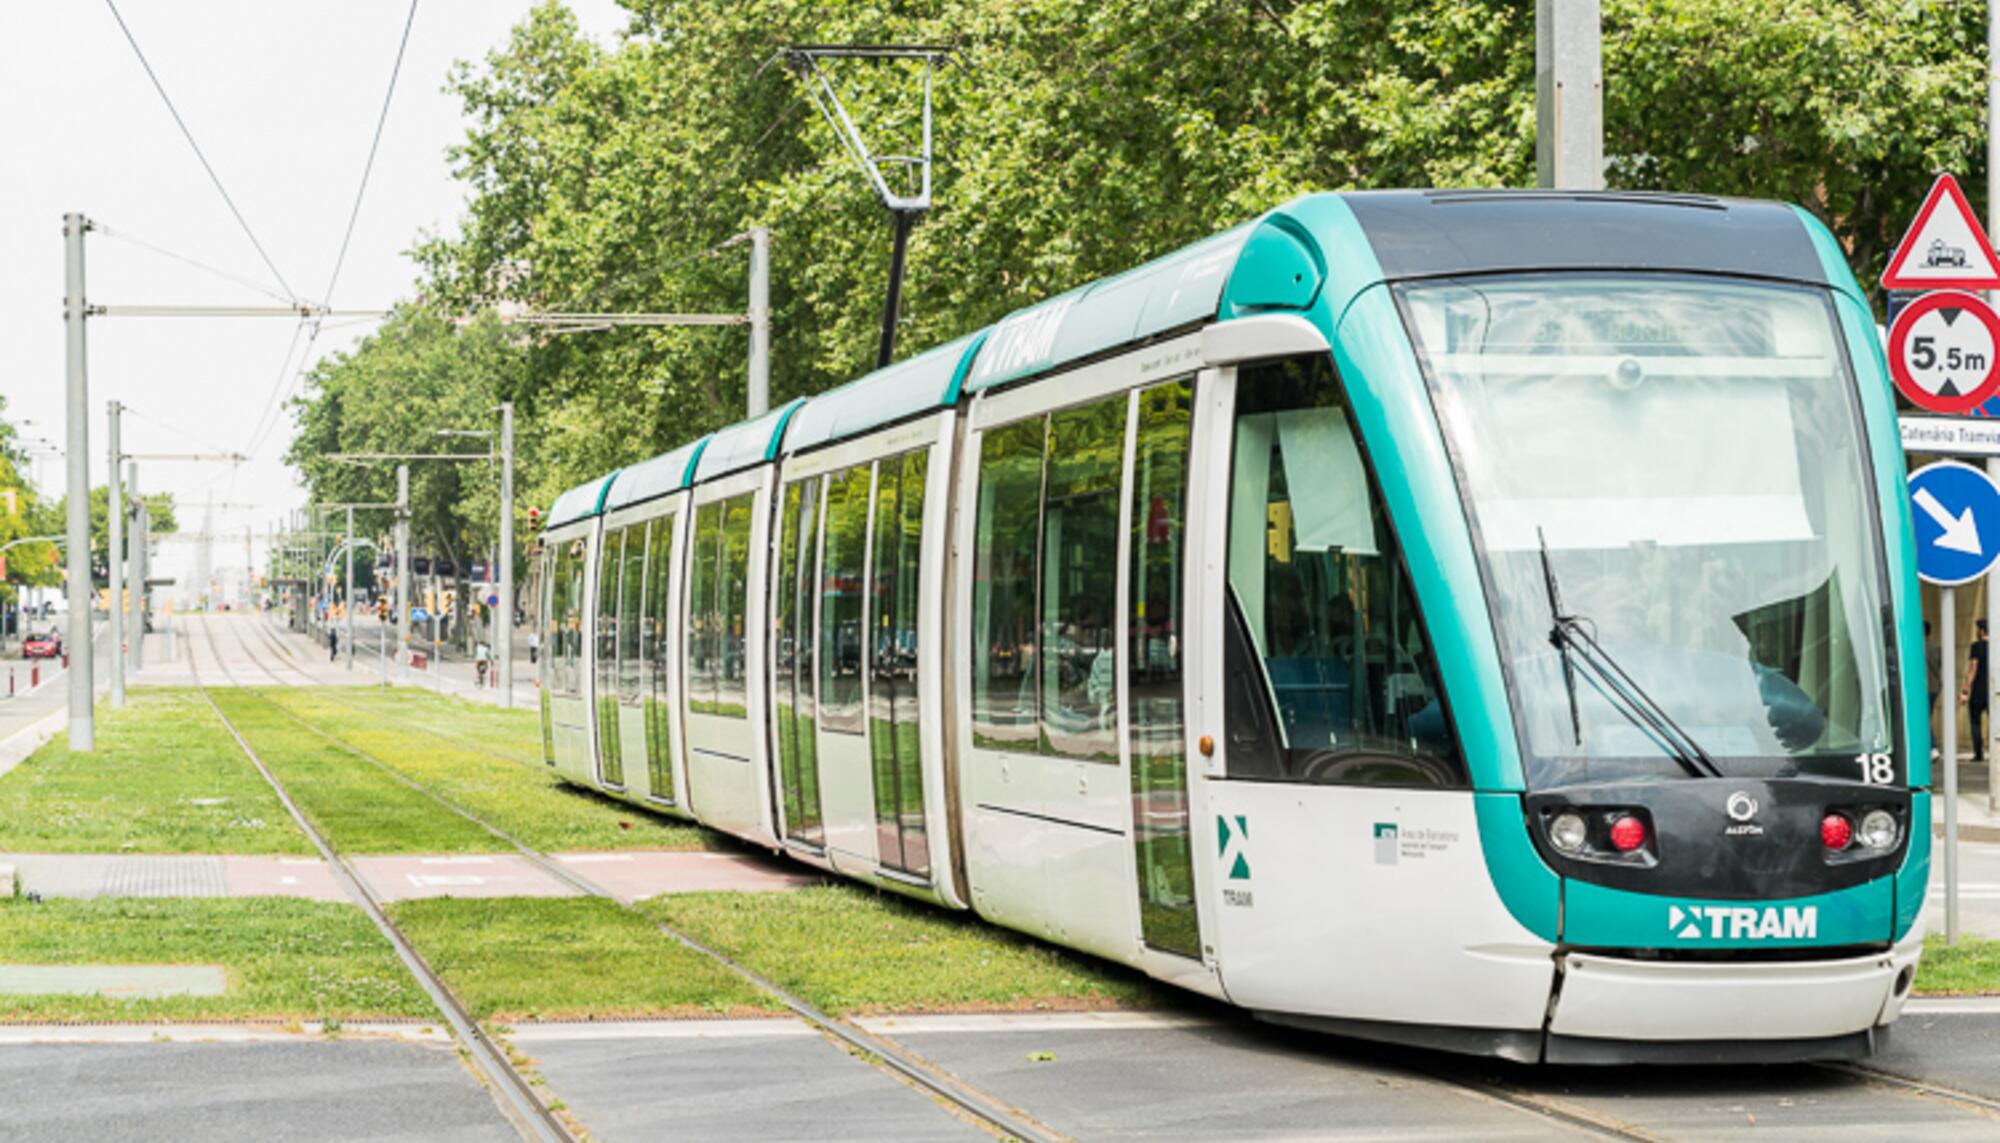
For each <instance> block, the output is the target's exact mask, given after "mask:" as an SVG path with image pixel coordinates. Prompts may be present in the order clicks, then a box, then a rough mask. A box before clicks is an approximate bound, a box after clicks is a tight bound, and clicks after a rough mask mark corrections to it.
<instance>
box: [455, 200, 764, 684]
mask: <svg viewBox="0 0 2000 1143" xmlns="http://www.w3.org/2000/svg"><path fill="white" fill-rule="evenodd" d="M756 233H759V232H752V238H753V242H754V238H755V234H756ZM751 249H752V255H751V262H750V306H751V310H750V312H751V313H752V315H755V313H756V312H757V310H756V306H757V262H756V255H755V250H756V247H755V246H754V245H753V246H752V248H751ZM750 330H751V333H750V386H751V394H752V397H751V399H752V400H753V401H754V400H755V399H756V397H755V394H756V386H757V333H756V330H757V327H756V326H755V325H752V326H751V327H750ZM499 563H500V606H499V607H498V608H497V609H496V611H495V615H494V619H495V620H497V621H498V624H499V628H500V637H499V638H498V639H496V640H494V643H495V645H496V646H497V647H498V648H499V651H500V705H501V706H502V707H511V706H513V705H514V402H512V401H502V402H500V555H499Z"/></svg>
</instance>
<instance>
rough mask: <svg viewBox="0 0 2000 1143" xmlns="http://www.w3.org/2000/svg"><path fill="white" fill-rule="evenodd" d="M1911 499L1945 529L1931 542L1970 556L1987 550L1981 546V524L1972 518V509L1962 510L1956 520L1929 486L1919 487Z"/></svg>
mask: <svg viewBox="0 0 2000 1143" xmlns="http://www.w3.org/2000/svg"><path fill="white" fill-rule="evenodd" d="M1910 499H1911V501H1913V502H1914V503H1915V504H1916V506H1917V507H1919V508H1922V509H1923V510H1924V515H1926V516H1929V517H1930V518H1931V519H1932V520H1935V521H1936V522H1937V526H1938V527H1940V528H1943V529H1944V532H1943V534H1941V535H1940V536H1938V538H1937V539H1935V540H1932V541H1931V543H1933V544H1936V545H1937V546H1938V547H1940V548H1948V549H1950V550H1951V551H1954V552H1964V553H1965V554H1966V555H1969V556H1976V555H1978V554H1979V553H1980V552H1982V551H1984V550H1985V549H1984V548H1982V547H1980V546H1979V525H1978V524H1977V523H1975V522H1974V521H1973V519H1972V509H1970V508H1967V509H1966V510H1964V511H1963V512H1960V513H1959V514H1958V518H1957V519H1955V520H1954V519H1952V516H1951V513H1949V512H1947V511H1945V510H1944V505H1942V504H1940V503H1938V499H1937V497H1935V496H1932V495H1931V490H1930V489H1928V488H1919V489H1917V490H1916V491H1915V492H1914V493H1912V494H1911V495H1910Z"/></svg>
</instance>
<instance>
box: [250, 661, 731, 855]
mask: <svg viewBox="0 0 2000 1143" xmlns="http://www.w3.org/2000/svg"><path fill="white" fill-rule="evenodd" d="M261 693H262V695H263V697H264V698H266V699H268V700H269V701H271V702H274V703H277V704H278V705H280V706H282V707H283V708H284V709H285V710H288V711H291V712H292V713H293V714H296V715H298V716H299V717H300V718H303V719H305V720H306V721H307V722H310V723H312V724H313V725H314V726H317V727H319V728H321V729H322V730H325V731H326V732H327V733H328V734H331V735H333V736H335V737H336V738H339V739H340V740H341V741H343V742H345V743H347V744H348V745H350V746H353V747H355V748H356V749H358V750H361V751H363V752H365V753H367V754H368V755H370V756H371V757H373V758H375V759H376V760H377V761H380V762H381V763H383V764H384V765H386V766H389V767H391V768H392V769H394V770H396V771H397V772H398V773H401V774H404V775H406V776H407V777H409V778H410V779H411V780H412V781H415V782H419V783H421V784H423V785H424V786H425V787H427V788H429V789H432V790H435V791H437V793H438V794H439V795H440V796H442V797H445V798H448V799H450V800H451V801H452V802H454V803H456V804H458V805H461V806H464V807H465V808H466V809H467V810H469V811H470V812H472V813H475V814H478V815H479V816H480V817H481V818H483V819H485V820H486V821H489V822H492V823H493V824H494V825H495V826H498V827H499V828H501V829H503V830H506V831H507V832H508V833H510V834H512V835H514V836H515V837H517V838H520V839H521V841H522V842H523V843H525V844H527V845H529V846H531V847H533V848H535V849H539V850H543V851H548V852H560V851H575V850H601V849H701V848H704V847H705V845H706V844H707V842H708V839H709V838H710V836H711V835H710V834H709V833H708V831H706V830H703V829H702V828H700V827H699V826H695V825H692V824H688V823H683V822H678V821H674V820H672V819H670V818H667V817H664V816H662V815H659V814H653V813H648V812H646V811H645V810H643V809H640V808H638V807H636V806H632V805H628V804H626V803H623V802H618V801H614V800H612V799H611V798H607V797H604V796H602V795H600V794H595V793H592V792H590V791H587V790H583V789H580V788H578V787H576V786H572V785H569V784H567V783H564V782H561V781H559V780H558V779H557V778H556V775H555V773H554V772H553V771H552V770H550V769H549V768H548V767H546V766H544V765H542V764H541V763H540V762H539V761H537V762H536V763H534V764H533V765H532V766H517V765H514V764H513V763H511V762H507V761H504V760H502V759H500V758H496V757H495V756H494V755H493V754H492V753H489V752H487V751H485V750H484V749H482V748H479V747H473V746H468V745H465V744H464V743H463V742H461V741H459V740H457V739H454V738H444V737H440V736H439V734H438V733H433V732H428V731H425V730H424V729H422V727H423V726H424V725H426V723H424V722H419V721H416V720H414V719H413V720H412V721H410V722H402V721H397V722H394V723H388V722H385V721H383V719H382V718H381V717H379V716H376V715H372V714H370V713H368V712H367V710H366V708H363V707H361V706H360V705H359V704H350V700H349V699H348V696H347V694H346V693H345V692H336V691H333V690H273V691H267V692H261ZM424 697H425V699H426V700H427V701H426V702H423V703H417V704H410V705H411V706H412V707H414V709H415V710H417V711H418V712H420V713H421V712H423V711H424V709H425V707H427V706H430V705H431V704H430V702H429V701H428V700H429V698H430V696H424ZM429 713H430V716H431V719H432V720H433V721H435V722H436V723H437V724H440V725H441V726H442V727H444V728H445V729H444V731H443V732H444V733H451V734H454V735H455V734H457V729H456V728H457V723H455V722H454V721H452V720H453V719H454V718H455V717H456V715H457V713H458V712H457V711H455V710H449V709H444V708H443V704H442V703H438V704H437V709H434V710H431V711H430V712H429ZM280 717H282V716H280ZM534 725H535V724H534V721H533V716H532V714H530V715H529V727H530V730H531V732H532V733H539V732H537V731H533V727H534ZM294 726H296V724H294ZM307 733H309V732H307ZM320 741H322V742H324V741H325V740H324V739H321V740H320ZM530 745H534V742H533V741H531V742H530Z"/></svg>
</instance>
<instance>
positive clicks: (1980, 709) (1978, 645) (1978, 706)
mask: <svg viewBox="0 0 2000 1143" xmlns="http://www.w3.org/2000/svg"><path fill="white" fill-rule="evenodd" d="M1975 626H1976V628H1977V632H1978V633H1977V634H1976V635H1975V636H1974V637H1973V640H1972V647H1971V648H1970V649H1969V650H1968V651H1967V652H1966V664H1965V683H1964V685H1963V686H1962V687H1961V688H1960V690H1959V694H1958V697H1959V700H1960V701H1961V702H1963V703H1965V728H1966V729H1967V730H1969V731H1971V732H1972V760H1973V761H1974V762H1984V761H1985V760H1986V713H1987V712H1986V702H1987V697H1988V696H1987V690H1988V688H1987V685H1986V621H1985V620H1984V619H1981V620H1979V621H1978V623H1977V624H1976V625H1975Z"/></svg>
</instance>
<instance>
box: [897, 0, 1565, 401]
mask: <svg viewBox="0 0 2000 1143" xmlns="http://www.w3.org/2000/svg"><path fill="white" fill-rule="evenodd" d="M1593 6H1595V5H1593ZM889 214H890V217H891V218H892V219H893V220H894V221H895V224H896V245H895V247H894V249H892V250H891V251H890V253H889V297H888V300H887V301H885V302H884V303H883V305H882V345H881V347H880V348H879V349H877V350H876V351H875V368H877V369H882V368H885V367H887V366H888V364H889V363H890V362H891V361H894V360H895V359H896V319H897V318H898V317H900V316H901V314H902V310H903V255H904V253H905V252H906V251H907V250H908V249H909V246H910V227H911V226H914V225H915V224H916V221H917V215H916V212H915V211H909V210H893V211H890V212H889Z"/></svg>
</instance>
